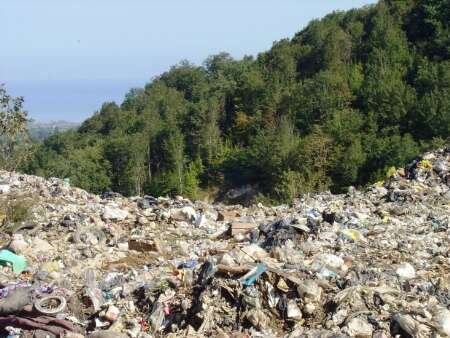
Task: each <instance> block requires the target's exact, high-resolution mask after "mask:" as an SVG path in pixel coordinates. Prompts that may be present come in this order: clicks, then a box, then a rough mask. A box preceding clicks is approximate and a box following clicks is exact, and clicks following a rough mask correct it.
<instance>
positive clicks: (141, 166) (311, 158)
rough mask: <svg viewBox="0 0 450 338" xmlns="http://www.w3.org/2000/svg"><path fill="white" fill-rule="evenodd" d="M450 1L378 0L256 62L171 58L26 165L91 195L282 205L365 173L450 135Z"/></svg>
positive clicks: (361, 179) (355, 181) (376, 172)
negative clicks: (208, 197) (238, 195)
mask: <svg viewBox="0 0 450 338" xmlns="http://www.w3.org/2000/svg"><path fill="white" fill-rule="evenodd" d="M449 6H450V5H449V2H448V1H444V0H423V1H412V0H408V1H401V2H400V1H394V0H384V1H381V2H379V3H378V4H377V5H375V6H370V7H365V8H362V9H355V10H351V11H348V12H336V13H332V14H330V15H328V16H326V17H325V18H323V19H321V20H315V21H312V22H311V23H310V24H309V25H308V26H307V27H306V28H305V29H303V30H302V31H301V32H299V33H298V34H296V35H295V36H294V37H293V38H292V39H285V40H281V41H278V42H275V43H274V45H273V47H272V48H271V49H270V50H269V51H267V52H264V53H261V54H260V55H258V57H257V58H256V59H254V58H252V57H245V58H244V59H243V60H234V59H232V58H231V57H230V56H229V55H228V54H226V53H222V54H219V55H215V56H211V57H209V58H208V59H207V60H206V61H205V63H204V65H203V66H196V65H192V64H190V63H188V62H181V63H180V64H178V65H176V66H174V67H173V68H172V69H170V70H169V71H168V72H166V73H164V74H162V75H160V76H159V77H157V78H155V79H154V80H152V81H151V82H150V83H148V84H147V85H146V86H145V88H142V89H132V90H130V92H129V93H128V94H127V96H126V99H125V100H124V102H122V103H121V104H120V105H118V104H116V103H105V104H104V105H103V106H102V107H101V109H100V110H99V111H98V112H96V113H95V114H94V115H93V116H92V117H91V118H90V119H88V120H86V121H85V122H84V123H83V124H82V126H81V127H80V128H79V129H78V130H77V131H69V132H66V133H63V134H58V135H55V136H54V137H51V138H49V139H48V140H46V141H45V143H44V144H43V146H42V147H40V149H39V151H38V152H37V153H36V156H35V158H34V159H33V160H32V161H31V162H30V163H29V164H28V165H27V166H26V168H24V169H25V170H26V171H27V172H29V173H35V174H38V175H43V176H58V177H70V178H71V181H72V182H73V183H74V184H75V185H77V186H80V187H82V188H85V189H88V190H90V191H92V192H101V191H104V190H110V189H112V190H114V191H117V192H120V193H122V194H125V195H134V194H142V193H147V194H152V195H156V196H159V195H164V194H183V195H186V196H192V197H194V196H197V195H199V192H201V191H202V190H205V191H207V190H210V189H213V188H215V187H219V188H220V189H221V190H223V191H225V190H226V189H229V188H231V187H239V186H242V185H250V186H254V187H256V188H257V189H256V191H259V192H261V195H259V198H261V199H266V198H268V199H276V200H281V201H283V200H290V199H291V198H292V197H295V196H297V195H298V194H299V193H303V192H308V191H318V190H324V189H331V190H332V191H335V192H338V191H341V190H342V189H344V188H345V187H347V186H348V185H363V184H366V183H367V182H371V181H375V180H377V179H380V178H381V177H384V175H385V172H386V170H387V168H389V167H390V166H393V165H401V164H404V163H406V162H407V161H409V160H410V159H412V158H413V157H414V156H416V155H417V154H418V153H419V152H420V151H422V150H423V149H425V148H427V147H429V146H430V145H438V144H443V140H445V139H447V138H448V137H449V135H450V62H449V55H450V40H449V36H450V33H449V27H448V25H449V22H450V17H449V15H450V14H449V13H450V8H449Z"/></svg>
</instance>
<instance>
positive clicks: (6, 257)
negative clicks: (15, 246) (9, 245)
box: [0, 250, 27, 274]
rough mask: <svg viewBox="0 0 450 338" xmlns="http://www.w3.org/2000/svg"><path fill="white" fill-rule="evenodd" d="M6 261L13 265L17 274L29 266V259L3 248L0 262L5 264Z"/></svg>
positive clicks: (0, 253) (0, 252)
mask: <svg viewBox="0 0 450 338" xmlns="http://www.w3.org/2000/svg"><path fill="white" fill-rule="evenodd" d="M6 263H9V264H11V265H12V269H13V272H14V273H16V274H19V273H21V272H22V271H24V270H25V269H26V268H27V261H26V259H25V258H24V257H22V256H18V255H16V254H15V253H13V252H11V251H9V250H1V251H0V264H3V265H5V264H6Z"/></svg>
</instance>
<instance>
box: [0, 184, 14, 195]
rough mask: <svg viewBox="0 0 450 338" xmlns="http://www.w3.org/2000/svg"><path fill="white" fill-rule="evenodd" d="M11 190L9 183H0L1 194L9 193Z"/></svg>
mask: <svg viewBox="0 0 450 338" xmlns="http://www.w3.org/2000/svg"><path fill="white" fill-rule="evenodd" d="M10 191H11V187H10V186H9V184H0V194H7V193H9V192H10Z"/></svg>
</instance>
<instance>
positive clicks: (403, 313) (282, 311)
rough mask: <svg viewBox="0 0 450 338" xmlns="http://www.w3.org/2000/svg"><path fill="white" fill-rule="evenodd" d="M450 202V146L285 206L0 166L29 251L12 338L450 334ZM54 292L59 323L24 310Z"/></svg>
mask: <svg viewBox="0 0 450 338" xmlns="http://www.w3.org/2000/svg"><path fill="white" fill-rule="evenodd" d="M449 202H450V148H446V149H440V150H437V151H435V152H433V153H427V154H425V155H424V156H423V157H422V158H418V159H417V161H414V162H413V163H411V164H410V165H408V166H407V167H406V168H404V169H403V168H402V169H399V170H397V171H392V172H391V177H389V178H388V179H386V180H385V182H382V183H378V184H376V185H373V186H370V187H369V188H368V189H366V190H364V191H356V190H355V189H350V190H349V192H348V193H347V194H345V195H344V194H342V195H333V194H330V193H320V194H308V195H305V196H303V197H302V199H297V200H295V201H294V203H293V204H292V205H290V206H288V205H281V206H277V207H265V206H263V205H261V204H258V205H253V206H251V207H249V208H244V207H242V206H228V207H224V206H223V205H217V204H216V205H211V204H207V203H204V202H200V201H196V202H191V201H190V200H187V199H183V198H177V199H168V198H158V199H155V198H151V197H148V196H147V197H134V198H123V197H121V196H117V195H114V194H113V195H111V194H109V195H108V196H104V197H103V198H101V197H99V196H97V195H93V194H89V193H87V192H86V191H83V190H81V189H77V188H72V187H70V186H69V185H68V184H67V182H64V181H63V180H61V179H50V180H44V179H43V178H40V177H36V176H29V175H22V174H17V173H9V172H4V171H0V216H2V218H3V217H4V216H5V215H6V219H3V222H2V223H3V224H4V227H2V229H1V230H2V232H1V233H0V243H1V244H2V247H3V248H7V249H8V250H14V251H15V252H16V254H18V255H21V256H23V257H24V258H25V259H26V261H27V262H28V268H27V271H25V272H24V273H23V274H20V275H16V274H15V273H14V272H13V271H12V269H11V267H10V266H2V269H1V274H0V278H1V279H0V281H1V284H2V289H0V290H1V297H2V299H1V302H0V309H1V310H2V311H3V312H6V311H7V310H4V309H5V308H7V309H8V310H9V312H8V313H11V312H12V315H5V314H3V315H2V316H1V317H0V320H1V321H0V323H1V324H2V325H0V335H2V336H3V337H4V336H6V334H5V332H3V331H2V329H3V330H4V329H5V327H6V329H8V326H9V327H14V328H17V327H20V328H23V329H26V330H27V332H26V333H25V332H24V335H25V336H31V335H32V332H30V331H32V330H33V329H36V327H39V328H40V329H41V330H45V331H51V332H54V331H57V330H60V331H64V330H74V331H75V330H76V331H81V332H82V333H86V332H85V330H86V331H88V332H90V331H92V330H98V331H102V330H108V329H109V330H111V331H112V332H111V331H110V332H109V335H108V334H107V333H104V335H100V334H98V335H95V336H94V335H92V336H91V335H88V337H91V338H94V337H120V338H122V337H129V336H133V337H149V336H150V335H148V333H152V337H162V336H170V337H175V336H176V337H250V336H251V337H310V338H313V337H315V338H317V337H323V338H331V337H448V336H450V325H449V323H450V311H449V310H448V307H449V305H450V284H449V281H450V259H449V257H450V250H449V247H448V239H449V235H450V230H449V221H450V204H449ZM5 209H6V210H5ZM23 209H25V210H26V213H24V212H23ZM21 210H22V211H21ZM18 211H21V212H18ZM14 231H15V233H14V234H11V232H14ZM5 256H6V255H5V252H3V251H2V259H3V260H5V259H6V261H9V260H10V259H11V255H9V259H8V258H5ZM13 262H14V263H16V265H13V267H14V268H16V269H18V271H17V272H20V271H21V270H23V268H24V266H23V264H22V265H20V264H19V263H20V262H23V259H22V260H19V259H15V260H13ZM2 263H3V265H5V264H4V261H2ZM249 271H252V273H251V274H250V275H247V276H245V275H246V273H247V272H249ZM15 289H16V290H15ZM17 289H19V290H18V291H17ZM26 290H28V291H30V292H31V291H33V293H32V294H33V297H32V298H29V299H27V298H25V300H24V301H23V302H17V301H16V298H17V297H18V294H19V295H20V294H21V291H22V292H27V291H26ZM15 292H17V293H18V294H16V293H15ZM48 296H59V297H61V296H62V297H65V298H63V299H65V300H67V307H66V308H65V309H64V308H63V309H62V310H61V311H57V310H56V309H55V307H56V306H55V303H54V302H55V301H53V303H52V305H53V306H52V307H50V306H49V305H48V304H47V305H48V307H49V308H50V309H52V310H55V311H56V312H61V313H59V314H58V319H57V320H53V321H49V320H47V318H50V317H42V316H36V314H34V313H30V312H27V311H19V310H20V308H21V307H23V306H24V305H25V304H29V303H33V302H39V301H40V299H41V298H42V297H48ZM5 298H6V299H5ZM22 298H24V297H23V296H22ZM22 298H20V297H19V299H22ZM59 299H61V298H59ZM17 303H19V306H17V305H16V304H17ZM10 304H11V305H10ZM56 304H59V303H56ZM35 308H36V309H38V307H37V306H35ZM10 309H14V310H10ZM39 324H40V325H41V326H37V325H39ZM120 332H126V333H128V334H129V335H127V334H125V333H123V334H122V335H121V333H120ZM144 332H147V335H145V334H144ZM155 332H157V333H155ZM57 333H59V332H58V331H57ZM28 334H29V335H28ZM58 335H59V334H58ZM61 336H62V335H61ZM64 337H69V335H67V336H66V335H64ZM70 337H74V336H72V335H71V336H70ZM75 337H80V336H75ZM81 337H84V335H81Z"/></svg>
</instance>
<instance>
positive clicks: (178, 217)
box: [170, 207, 197, 222]
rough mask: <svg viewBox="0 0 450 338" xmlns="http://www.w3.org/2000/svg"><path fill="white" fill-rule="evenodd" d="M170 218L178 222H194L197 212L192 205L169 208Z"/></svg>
mask: <svg viewBox="0 0 450 338" xmlns="http://www.w3.org/2000/svg"><path fill="white" fill-rule="evenodd" d="M170 218H171V219H173V220H174V221H178V222H182V221H184V222H195V220H196V218H197V212H196V211H195V210H194V208H192V207H183V208H179V209H172V210H170Z"/></svg>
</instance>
